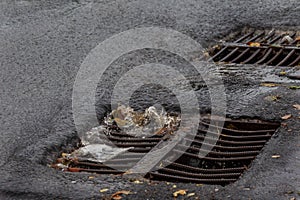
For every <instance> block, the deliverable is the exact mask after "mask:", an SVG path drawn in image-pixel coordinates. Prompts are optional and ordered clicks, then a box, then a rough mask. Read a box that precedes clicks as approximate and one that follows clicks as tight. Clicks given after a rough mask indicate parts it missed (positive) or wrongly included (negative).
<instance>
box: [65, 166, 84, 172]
mask: <svg viewBox="0 0 300 200" xmlns="http://www.w3.org/2000/svg"><path fill="white" fill-rule="evenodd" d="M68 171H69V172H80V171H81V168H76V167H69V168H68Z"/></svg>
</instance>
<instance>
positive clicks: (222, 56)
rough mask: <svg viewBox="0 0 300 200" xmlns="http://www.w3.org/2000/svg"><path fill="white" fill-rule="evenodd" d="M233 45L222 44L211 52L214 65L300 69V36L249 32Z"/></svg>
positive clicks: (293, 33) (284, 33)
mask: <svg viewBox="0 0 300 200" xmlns="http://www.w3.org/2000/svg"><path fill="white" fill-rule="evenodd" d="M241 34H242V35H243V36H242V37H241V38H239V39H237V40H235V41H233V42H222V43H220V44H218V45H216V46H214V47H213V48H211V49H210V50H209V54H210V56H211V58H210V59H209V60H210V61H214V62H221V63H222V62H224V63H237V64H266V65H270V66H290V67H294V66H297V65H300V32H299V31H298V32H297V31H294V32H282V31H274V30H271V31H270V30H266V31H250V32H249V31H248V33H246V32H245V31H244V32H243V33H241Z"/></svg>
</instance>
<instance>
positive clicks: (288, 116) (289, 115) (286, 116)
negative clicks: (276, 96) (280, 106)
mask: <svg viewBox="0 0 300 200" xmlns="http://www.w3.org/2000/svg"><path fill="white" fill-rule="evenodd" d="M291 117H292V115H291V114H288V115H284V116H283V117H281V119H290V118H291Z"/></svg>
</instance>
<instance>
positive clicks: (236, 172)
mask: <svg viewBox="0 0 300 200" xmlns="http://www.w3.org/2000/svg"><path fill="white" fill-rule="evenodd" d="M214 122H216V123H213V124H218V123H217V120H215V119H214ZM209 124H210V123H209V120H208V118H207V119H202V120H201V123H200V126H199V129H198V132H197V135H196V136H195V137H193V136H192V135H191V134H188V135H187V136H186V137H185V138H184V139H183V140H182V141H181V142H180V143H179V144H178V145H177V146H176V147H175V148H174V149H173V150H172V151H171V152H170V153H169V154H168V155H167V156H166V157H165V158H163V159H162V160H161V162H159V164H158V165H159V166H156V167H155V168H154V169H153V170H152V171H151V172H149V173H148V174H147V175H146V176H145V178H148V179H151V180H160V181H175V182H192V183H206V184H220V185H226V184H228V183H231V182H234V181H236V180H237V179H238V178H239V177H240V175H241V174H242V173H243V172H244V171H245V170H246V169H248V168H249V167H250V164H251V162H252V161H253V160H254V159H255V157H256V156H257V155H258V154H259V153H260V151H261V149H262V148H263V146H264V145H265V144H266V142H267V141H268V140H269V139H270V138H271V136H272V135H273V134H274V132H275V131H276V129H277V128H278V127H279V123H273V122H264V121H260V120H245V119H241V120H231V119H229V118H227V119H226V120H225V124H224V127H223V128H221V127H218V130H221V131H220V132H221V134H220V137H219V139H218V141H217V143H216V144H215V145H212V144H209V142H208V143H204V138H205V136H206V141H209V139H210V137H213V136H214V133H209V135H207V129H208V126H209ZM109 139H110V140H111V142H113V143H114V144H115V145H116V146H118V147H132V149H129V150H128V151H126V152H124V153H122V154H120V155H117V156H116V157H115V158H114V159H112V160H110V161H108V162H107V163H105V164H102V163H99V162H91V161H87V160H82V159H80V158H76V159H68V158H59V159H58V161H57V163H66V162H67V163H68V168H67V169H65V170H67V171H71V172H92V173H100V174H121V173H124V172H126V171H127V170H128V169H130V168H131V167H132V166H133V165H134V164H136V163H137V162H138V161H139V160H140V159H141V158H142V157H143V156H145V155H146V153H147V152H149V151H150V150H151V149H152V148H153V147H154V146H156V145H157V144H158V143H159V142H160V141H162V140H163V139H164V136H161V135H155V136H152V137H150V138H137V137H133V136H130V135H127V134H126V133H123V132H121V131H120V129H118V128H115V129H113V130H112V131H111V134H110V136H109ZM211 139H213V138H211ZM203 144H204V145H206V146H212V147H213V148H212V150H211V151H209V152H208V151H205V150H203V149H201V145H203ZM199 152H202V153H207V156H206V157H203V158H199V157H198V154H199ZM137 153H138V156H137ZM174 155H179V158H178V159H177V160H176V161H175V162H171V161H170V158H171V157H172V156H174ZM57 163H56V165H57ZM115 169H118V170H115Z"/></svg>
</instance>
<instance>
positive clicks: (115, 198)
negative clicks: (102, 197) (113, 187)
mask: <svg viewBox="0 0 300 200" xmlns="http://www.w3.org/2000/svg"><path fill="white" fill-rule="evenodd" d="M120 194H126V195H128V194H131V192H130V191H128V190H120V191H118V192H115V193H114V194H113V195H111V199H113V200H119V199H122V197H121V196H120Z"/></svg>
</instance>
